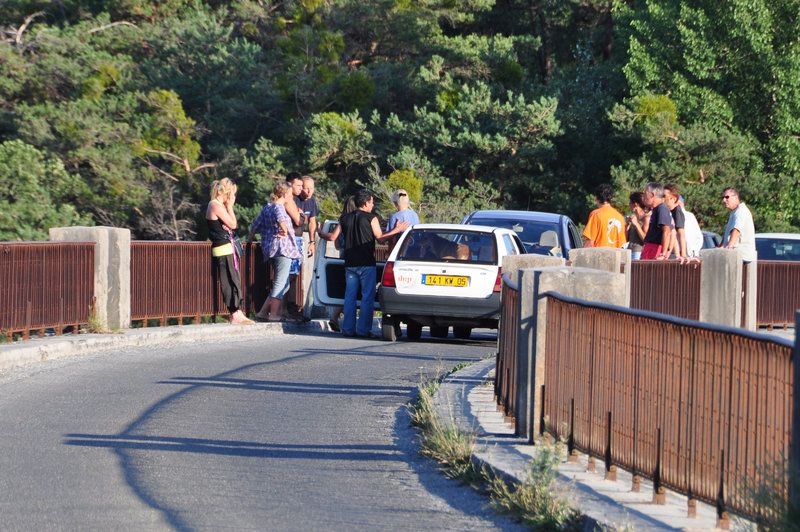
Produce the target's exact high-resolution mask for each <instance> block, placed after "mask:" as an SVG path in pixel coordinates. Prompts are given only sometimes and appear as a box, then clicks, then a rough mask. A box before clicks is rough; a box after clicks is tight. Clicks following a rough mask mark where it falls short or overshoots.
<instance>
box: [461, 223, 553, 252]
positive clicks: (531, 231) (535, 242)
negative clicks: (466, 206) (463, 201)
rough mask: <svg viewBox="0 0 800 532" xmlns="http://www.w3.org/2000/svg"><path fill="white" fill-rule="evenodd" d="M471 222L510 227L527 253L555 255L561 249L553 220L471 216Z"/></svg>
mask: <svg viewBox="0 0 800 532" xmlns="http://www.w3.org/2000/svg"><path fill="white" fill-rule="evenodd" d="M470 223H471V224H475V225H488V226H489V227H502V228H504V229H511V230H512V231H514V232H515V233H517V236H519V239H520V240H522V243H523V244H524V245H525V249H526V250H527V251H528V253H538V254H539V255H555V254H557V253H559V252H560V251H561V244H560V242H559V238H558V224H557V223H555V222H534V221H526V220H504V219H502V218H484V217H480V218H478V217H473V218H472V219H471V220H470Z"/></svg>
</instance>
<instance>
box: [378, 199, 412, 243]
mask: <svg viewBox="0 0 800 532" xmlns="http://www.w3.org/2000/svg"><path fill="white" fill-rule="evenodd" d="M392 203H394V208H395V209H397V212H396V213H394V214H392V215H391V216H390V217H389V222H388V223H387V224H386V232H387V233H388V232H390V231H391V230H392V229H394V228H395V227H397V224H398V223H400V222H408V226H409V227H411V226H413V225H417V224H419V216H417V213H415V212H414V211H412V210H411V208H410V207H409V205H411V200H410V198H409V197H408V192H406V191H405V190H404V189H402V188H400V189H397V190H396V191H395V192H394V194H392ZM397 238H398V237H397V236H394V237H392V239H391V242H390V243H391V245H392V246H394V244H395V242H397Z"/></svg>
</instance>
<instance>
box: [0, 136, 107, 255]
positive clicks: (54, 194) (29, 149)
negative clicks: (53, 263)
mask: <svg viewBox="0 0 800 532" xmlns="http://www.w3.org/2000/svg"><path fill="white" fill-rule="evenodd" d="M79 188H80V183H79V182H78V180H76V179H75V178H74V176H70V175H69V174H68V173H67V172H66V171H65V170H64V166H63V165H62V164H61V161H59V160H58V158H57V157H53V156H52V155H48V154H45V153H43V152H41V151H39V150H37V149H36V148H34V147H33V146H30V145H28V144H25V143H24V142H22V141H19V140H10V141H6V142H3V143H0V241H9V240H47V239H48V238H49V236H48V229H49V228H51V227H64V226H70V225H92V219H91V216H89V215H88V214H81V213H79V212H78V211H77V210H76V209H75V207H74V205H72V204H71V203H70V201H69V200H70V198H71V197H72V196H73V195H74V194H75V193H76V191H77V190H78V189H79Z"/></svg>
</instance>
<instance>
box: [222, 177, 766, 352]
mask: <svg viewBox="0 0 800 532" xmlns="http://www.w3.org/2000/svg"><path fill="white" fill-rule="evenodd" d="M236 190H237V189H236V184H235V183H233V181H231V180H230V179H228V178H224V179H221V180H219V181H214V182H213V183H212V185H211V201H210V202H209V203H208V208H207V210H206V221H207V222H208V230H209V238H210V239H211V246H212V247H211V255H212V261H213V267H214V269H215V271H216V272H217V274H218V276H219V280H220V288H221V289H222V295H223V299H224V301H225V304H226V306H227V307H228V311H229V312H230V320H231V323H253V321H252V320H250V319H249V318H248V317H247V316H245V315H244V313H243V312H242V310H241V306H242V288H241V280H240V276H239V254H238V253H237V249H236V248H237V240H238V239H236V237H235V236H234V233H233V231H234V230H235V229H236V227H237V219H236V214H235V213H234V209H233V207H234V204H235V203H236ZM613 197H614V191H613V189H612V187H611V186H610V185H608V184H602V185H600V186H599V187H597V189H596V190H595V200H596V201H597V208H596V209H595V210H593V211H592V212H591V214H590V215H589V220H588V222H587V223H586V227H585V229H584V231H583V237H584V247H616V248H621V247H623V246H627V247H628V249H630V250H631V254H632V258H633V259H642V260H665V259H669V258H676V259H678V260H680V261H681V263H683V262H689V261H697V260H699V255H700V249H701V248H702V247H703V234H702V231H701V230H700V225H699V224H698V223H697V219H696V218H695V216H694V215H693V214H692V213H691V212H689V211H687V210H686V208H685V206H684V201H683V197H682V196H681V191H680V188H679V186H678V185H676V184H674V183H669V184H667V185H662V184H660V183H647V184H646V185H645V186H644V190H642V191H641V192H638V191H637V192H633V193H631V195H630V198H629V199H630V210H631V214H629V215H628V216H623V215H622V214H620V212H619V211H618V210H616V209H615V208H614V207H612V206H611V201H612V199H613ZM270 199H271V201H270V203H269V204H268V205H266V206H265V207H264V208H263V209H262V210H261V213H260V214H259V215H258V217H257V218H256V220H255V221H254V222H253V224H252V226H251V227H250V232H249V234H248V237H247V242H248V243H249V242H252V241H253V239H254V237H255V235H256V234H257V233H260V235H261V250H262V253H263V254H264V261H265V262H268V263H269V265H270V266H271V267H272V270H273V272H274V274H273V282H272V289H271V290H270V293H269V297H267V299H266V301H265V302H264V305H263V306H262V307H261V309H260V310H259V311H258V313H257V314H256V319H258V320H259V321H301V320H303V319H305V318H303V316H302V314H301V312H302V302H300V301H296V302H295V304H296V308H295V309H293V310H290V309H289V308H288V306H287V304H286V300H285V298H284V296H285V295H286V293H287V292H288V290H289V287H290V285H291V276H292V275H296V274H297V273H299V271H300V266H301V264H302V261H303V259H304V256H305V255H307V256H308V257H312V256H313V255H314V238H315V237H316V235H317V234H319V236H320V238H323V239H325V240H329V241H333V242H335V243H336V245H337V247H339V248H342V249H343V250H344V265H345V283H346V286H345V298H344V307H343V308H342V309H341V310H342V313H343V321H342V323H341V324H340V323H339V320H338V315H339V309H336V310H335V311H334V313H335V315H334V317H332V318H331V321H330V324H331V327H332V328H333V329H334V330H339V329H341V332H342V334H344V335H345V336H361V337H367V338H371V337H373V336H374V335H373V334H372V332H371V331H372V317H373V308H374V301H375V286H376V269H375V243H376V242H387V241H392V242H393V241H395V240H396V238H397V236H398V235H399V234H400V233H401V232H403V231H404V230H405V229H406V228H407V227H409V226H413V225H416V224H419V223H420V220H419V216H418V215H417V213H415V212H414V211H413V210H411V208H410V198H409V196H408V192H406V191H405V190H403V189H399V190H397V191H395V192H394V194H392V202H393V203H394V206H395V208H396V210H397V212H395V213H394V214H392V216H391V217H390V218H389V222H388V224H387V227H386V232H384V231H383V230H382V229H381V226H380V223H379V221H378V216H377V215H376V214H375V213H373V212H372V210H373V208H374V205H375V198H374V196H373V195H372V193H371V192H369V191H368V190H366V189H362V190H360V191H358V192H357V193H356V194H355V195H353V196H350V197H349V198H348V199H347V201H346V202H345V207H344V209H343V211H342V216H341V217H340V218H339V224H338V225H337V226H336V228H335V229H334V230H333V232H331V233H325V232H323V231H321V227H320V226H319V225H318V224H317V215H318V213H319V210H318V207H317V203H316V199H315V198H314V180H313V179H312V178H311V177H308V176H305V177H303V176H300V175H299V174H295V175H292V174H290V175H289V178H288V180H287V181H286V182H284V181H280V182H278V183H276V184H275V186H274V187H273V190H272V195H271V198H270ZM722 201H723V204H724V205H725V207H727V208H728V209H730V211H731V214H730V217H729V218H728V224H727V226H726V228H725V235H724V238H723V243H722V246H723V247H725V248H728V249H740V250H741V252H742V258H743V260H744V261H745V262H752V261H754V260H756V249H755V228H754V226H753V216H752V214H751V213H750V210H749V209H748V208H747V206H746V205H745V204H744V203H743V202H742V201H741V199H740V198H739V192H738V191H737V190H736V189H735V188H732V187H728V188H726V189H725V190H724V191H723V195H722ZM306 227H307V229H308V234H309V237H310V240H309V242H308V244H307V247H308V249H307V253H304V251H303V248H304V240H303V229H304V228H306ZM359 291H360V292H361V313H360V314H359V315H358V320H356V315H357V307H358V303H357V297H358V293H359Z"/></svg>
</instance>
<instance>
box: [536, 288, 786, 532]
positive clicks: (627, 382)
mask: <svg viewBox="0 0 800 532" xmlns="http://www.w3.org/2000/svg"><path fill="white" fill-rule="evenodd" d="M546 338H547V339H546V346H547V347H546V360H545V364H546V370H545V385H544V390H543V401H544V403H543V405H544V406H543V417H544V420H545V423H544V424H543V426H546V427H547V430H548V431H549V432H550V433H552V434H553V435H556V436H558V437H563V438H565V439H566V440H567V441H568V445H569V446H570V448H571V449H570V450H571V451H572V452H574V451H575V450H577V449H580V450H582V451H584V452H586V453H588V454H589V455H590V456H592V457H599V458H602V459H604V460H605V463H606V471H607V475H608V476H610V477H611V478H613V476H614V468H615V467H617V466H619V467H623V468H625V469H627V470H629V471H631V472H632V473H633V474H634V487H635V486H636V477H639V476H641V477H647V478H650V479H652V480H653V483H654V488H655V490H656V494H655V495H656V499H658V498H659V497H663V488H664V487H669V488H673V489H675V490H677V491H680V492H682V493H685V494H687V495H689V497H690V503H689V504H690V510H689V511H690V514H691V512H692V499H700V500H704V501H707V502H709V503H711V504H716V505H717V508H718V515H719V516H720V517H721V520H720V521H721V523H722V524H723V526H724V523H725V519H726V517H727V515H726V513H727V512H728V511H734V512H736V513H739V514H743V515H746V516H749V517H754V518H755V517H758V514H759V512H761V511H762V510H761V509H759V508H758V507H757V506H756V504H755V503H754V497H753V493H754V491H755V488H757V487H759V486H764V485H768V486H771V487H772V489H774V490H777V491H776V493H778V494H781V493H786V490H787V486H788V484H787V481H786V478H785V476H782V471H783V470H782V467H781V466H782V465H783V464H782V463H781V457H788V456H789V444H790V438H791V421H792V400H793V398H792V393H793V385H794V383H793V362H792V353H791V347H790V342H788V341H782V340H780V339H777V338H776V339H770V338H769V337H767V336H765V335H758V334H753V333H748V332H745V331H741V330H736V329H731V328H723V327H717V326H704V324H700V323H692V322H688V321H685V320H680V319H676V318H671V317H668V316H656V315H652V314H650V313H644V312H637V311H633V310H630V311H629V310H626V309H621V308H619V307H611V306H609V305H602V304H598V303H589V302H586V301H580V300H574V299H570V298H565V297H562V296H559V295H557V294H552V293H550V294H548V300H547V331H546Z"/></svg>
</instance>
